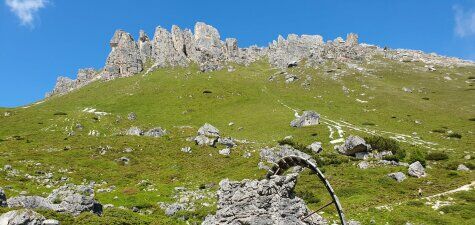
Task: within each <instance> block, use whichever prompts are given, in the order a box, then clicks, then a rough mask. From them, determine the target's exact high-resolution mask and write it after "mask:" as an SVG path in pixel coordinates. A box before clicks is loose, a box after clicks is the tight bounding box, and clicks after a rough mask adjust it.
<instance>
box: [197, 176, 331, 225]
mask: <svg viewBox="0 0 475 225" xmlns="http://www.w3.org/2000/svg"><path fill="white" fill-rule="evenodd" d="M296 182H297V174H289V175H287V176H272V177H271V178H270V179H264V180H243V181H241V182H236V181H230V180H228V179H225V180H222V181H221V182H220V183H219V186H220V189H219V190H218V203H217V204H218V209H217V211H216V215H209V216H208V217H206V219H205V221H204V222H203V223H202V224H203V225H217V224H255V225H257V224H262V225H274V224H275V225H289V224H295V225H300V224H301V225H305V224H312V225H317V224H327V222H326V221H325V220H324V219H323V218H322V217H321V216H320V215H318V214H313V215H311V216H309V217H308V218H306V219H305V220H303V219H302V218H304V217H306V216H307V215H309V214H310V213H311V212H310V210H309V209H308V208H307V206H306V205H305V202H304V201H303V200H302V199H300V198H299V197H296V196H295V193H294V188H295V184H296Z"/></svg>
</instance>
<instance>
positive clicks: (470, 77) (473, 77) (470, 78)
mask: <svg viewBox="0 0 475 225" xmlns="http://www.w3.org/2000/svg"><path fill="white" fill-rule="evenodd" d="M467 79H469V80H475V76H469V77H468V78H467Z"/></svg>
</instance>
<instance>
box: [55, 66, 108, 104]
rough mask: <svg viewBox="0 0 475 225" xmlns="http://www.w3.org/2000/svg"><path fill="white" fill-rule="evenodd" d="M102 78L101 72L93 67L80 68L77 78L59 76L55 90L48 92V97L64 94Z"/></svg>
mask: <svg viewBox="0 0 475 225" xmlns="http://www.w3.org/2000/svg"><path fill="white" fill-rule="evenodd" d="M99 78H100V76H99V72H98V71H97V70H95V69H93V68H85V69H79V70H78V73H77V78H76V79H75V80H73V79H71V78H69V77H58V79H57V80H56V85H55V86H54V89H53V91H51V92H49V93H46V97H47V98H48V97H50V96H53V95H62V94H66V93H68V92H70V91H73V90H75V89H78V88H80V87H83V86H85V85H87V84H89V83H91V82H93V81H96V80H98V79H99Z"/></svg>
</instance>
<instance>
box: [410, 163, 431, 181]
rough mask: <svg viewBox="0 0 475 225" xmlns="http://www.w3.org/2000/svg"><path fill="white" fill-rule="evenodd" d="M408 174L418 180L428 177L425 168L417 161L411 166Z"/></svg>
mask: <svg viewBox="0 0 475 225" xmlns="http://www.w3.org/2000/svg"><path fill="white" fill-rule="evenodd" d="M407 173H408V174H409V175H410V176H413V177H417V178H421V177H425V176H426V175H427V174H426V172H425V170H424V167H423V166H422V164H421V163H420V162H419V161H416V162H414V163H412V164H411V165H409V168H408V170H407Z"/></svg>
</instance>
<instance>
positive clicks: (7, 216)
mask: <svg viewBox="0 0 475 225" xmlns="http://www.w3.org/2000/svg"><path fill="white" fill-rule="evenodd" d="M45 219H46V218H45V217H44V216H42V215H41V214H39V213H37V212H34V211H33V210H30V209H21V210H14V211H10V212H7V213H4V214H2V215H1V216H0V225H42V224H43V221H44V220H45Z"/></svg>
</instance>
